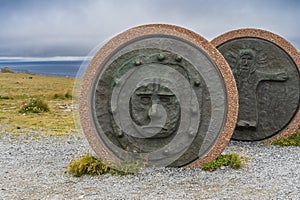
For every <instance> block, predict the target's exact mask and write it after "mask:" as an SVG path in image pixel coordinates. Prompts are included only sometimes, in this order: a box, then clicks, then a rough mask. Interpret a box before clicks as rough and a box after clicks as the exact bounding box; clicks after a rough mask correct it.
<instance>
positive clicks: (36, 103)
mask: <svg viewBox="0 0 300 200" xmlns="http://www.w3.org/2000/svg"><path fill="white" fill-rule="evenodd" d="M49 111H50V108H49V106H48V104H47V102H45V101H44V100H42V99H31V100H30V101H29V102H26V103H24V104H23V106H22V108H21V109H20V110H19V112H20V113H25V114H27V113H42V112H49Z"/></svg>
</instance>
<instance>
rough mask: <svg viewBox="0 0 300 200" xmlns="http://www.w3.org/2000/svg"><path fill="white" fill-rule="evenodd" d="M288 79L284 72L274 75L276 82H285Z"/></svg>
mask: <svg viewBox="0 0 300 200" xmlns="http://www.w3.org/2000/svg"><path fill="white" fill-rule="evenodd" d="M288 78H289V77H288V75H287V73H286V72H279V73H278V74H276V80H278V81H285V80H287V79H288Z"/></svg>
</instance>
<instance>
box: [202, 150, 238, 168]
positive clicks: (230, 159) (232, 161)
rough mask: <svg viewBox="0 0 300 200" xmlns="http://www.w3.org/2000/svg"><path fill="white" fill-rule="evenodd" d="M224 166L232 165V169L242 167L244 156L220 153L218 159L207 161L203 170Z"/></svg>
mask: <svg viewBox="0 0 300 200" xmlns="http://www.w3.org/2000/svg"><path fill="white" fill-rule="evenodd" d="M224 166H230V167H231V168H232V169H240V168H241V167H242V166H243V157H242V156H239V155H238V154H236V153H233V154H224V155H220V156H219V157H218V158H217V159H216V160H213V161H211V162H208V163H205V164H204V165H203V167H202V170H204V171H210V172H212V171H215V170H216V169H218V168H221V167H224Z"/></svg>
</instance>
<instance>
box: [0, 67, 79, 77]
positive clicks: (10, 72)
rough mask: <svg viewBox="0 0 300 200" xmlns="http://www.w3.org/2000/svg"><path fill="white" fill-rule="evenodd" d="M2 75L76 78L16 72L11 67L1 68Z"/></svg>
mask: <svg viewBox="0 0 300 200" xmlns="http://www.w3.org/2000/svg"><path fill="white" fill-rule="evenodd" d="M0 74H27V75H34V76H46V77H58V78H60V77H61V78H76V77H70V76H60V75H52V74H37V73H32V72H28V71H15V70H13V69H11V68H9V67H2V68H0Z"/></svg>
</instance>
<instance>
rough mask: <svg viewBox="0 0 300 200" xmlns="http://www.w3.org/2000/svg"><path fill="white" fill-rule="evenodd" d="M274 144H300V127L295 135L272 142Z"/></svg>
mask: <svg viewBox="0 0 300 200" xmlns="http://www.w3.org/2000/svg"><path fill="white" fill-rule="evenodd" d="M271 144H272V145H278V146H300V129H299V130H298V132H297V133H295V134H294V135H291V136H290V137H288V138H284V139H279V140H275V141H273V142H271Z"/></svg>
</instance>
